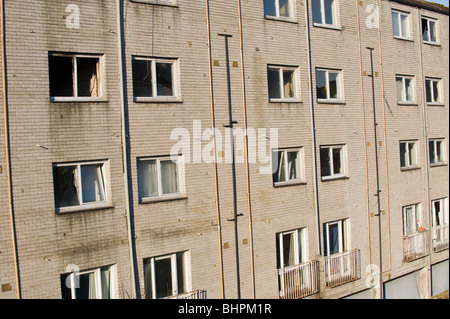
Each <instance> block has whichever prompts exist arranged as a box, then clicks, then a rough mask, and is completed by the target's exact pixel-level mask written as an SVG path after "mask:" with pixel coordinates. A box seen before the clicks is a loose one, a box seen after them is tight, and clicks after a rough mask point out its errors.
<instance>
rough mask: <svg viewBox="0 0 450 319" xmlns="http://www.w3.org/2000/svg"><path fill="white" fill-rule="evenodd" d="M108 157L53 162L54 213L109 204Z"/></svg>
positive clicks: (103, 206)
mask: <svg viewBox="0 0 450 319" xmlns="http://www.w3.org/2000/svg"><path fill="white" fill-rule="evenodd" d="M108 171H109V161H92V162H75V163H64V164H54V165H53V181H54V194H55V209H56V212H57V213H64V212H73V211H81V210H91V209H100V208H105V207H109V206H110V205H111V204H110V196H109V193H110V191H109V178H108V175H109V174H108Z"/></svg>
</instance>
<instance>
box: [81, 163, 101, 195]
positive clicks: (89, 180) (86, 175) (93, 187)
mask: <svg viewBox="0 0 450 319" xmlns="http://www.w3.org/2000/svg"><path fill="white" fill-rule="evenodd" d="M81 184H82V186H81V187H82V192H83V203H89V202H98V201H103V200H104V199H105V196H104V195H105V193H104V184H103V172H102V169H101V165H98V164H96V165H84V166H81Z"/></svg>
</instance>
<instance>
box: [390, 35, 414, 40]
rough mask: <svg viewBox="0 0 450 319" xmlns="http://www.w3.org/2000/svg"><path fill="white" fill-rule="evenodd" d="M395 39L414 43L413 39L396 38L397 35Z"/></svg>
mask: <svg viewBox="0 0 450 319" xmlns="http://www.w3.org/2000/svg"><path fill="white" fill-rule="evenodd" d="M394 39H397V40H402V41H407V42H414V40H413V39H411V38H403V37H399V36H395V35H394Z"/></svg>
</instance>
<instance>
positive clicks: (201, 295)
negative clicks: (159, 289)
mask: <svg viewBox="0 0 450 319" xmlns="http://www.w3.org/2000/svg"><path fill="white" fill-rule="evenodd" d="M164 299H207V298H206V290H193V291H191V292H185V293H182V294H179V295H175V296H169V297H165V298H164Z"/></svg>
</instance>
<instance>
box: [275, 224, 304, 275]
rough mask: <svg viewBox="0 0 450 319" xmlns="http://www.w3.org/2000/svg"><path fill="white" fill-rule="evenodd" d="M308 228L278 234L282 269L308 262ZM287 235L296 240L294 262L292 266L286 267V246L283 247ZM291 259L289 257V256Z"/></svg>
mask: <svg viewBox="0 0 450 319" xmlns="http://www.w3.org/2000/svg"><path fill="white" fill-rule="evenodd" d="M306 231H307V230H306V227H305V228H299V229H294V230H290V231H285V232H281V233H278V234H277V241H278V248H279V251H278V256H277V257H278V262H279V265H280V269H283V268H286V267H290V266H294V265H300V264H302V263H305V262H306V261H307V260H308V256H307V255H308V253H307V245H306V238H307V234H306ZM285 235H293V238H294V239H293V240H294V262H293V264H292V265H289V266H286V267H285V266H284V264H285V260H284V259H285V256H284V246H283V236H285ZM288 258H289V256H288Z"/></svg>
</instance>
